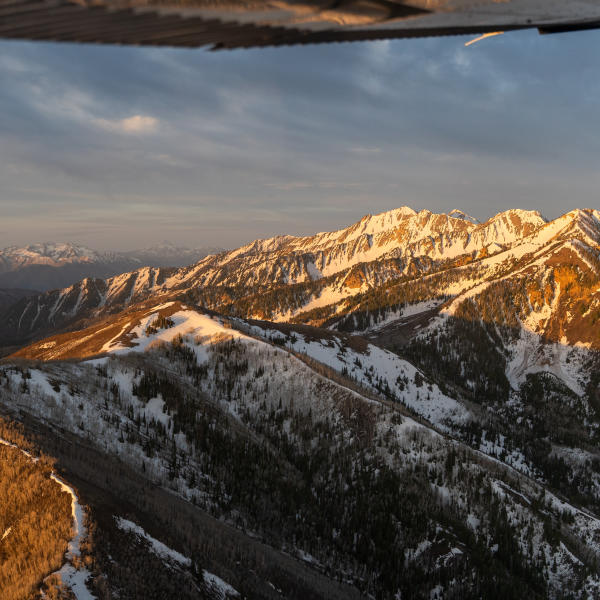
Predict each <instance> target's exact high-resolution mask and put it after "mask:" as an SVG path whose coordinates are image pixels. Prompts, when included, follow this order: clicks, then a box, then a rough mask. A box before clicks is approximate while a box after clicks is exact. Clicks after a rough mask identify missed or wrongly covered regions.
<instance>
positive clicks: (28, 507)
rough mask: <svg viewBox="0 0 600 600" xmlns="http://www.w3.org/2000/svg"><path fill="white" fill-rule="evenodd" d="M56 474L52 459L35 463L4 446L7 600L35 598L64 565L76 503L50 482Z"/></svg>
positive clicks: (1, 585)
mask: <svg viewBox="0 0 600 600" xmlns="http://www.w3.org/2000/svg"><path fill="white" fill-rule="evenodd" d="M5 426H6V425H5V423H2V427H1V428H0V429H4V428H5ZM0 433H1V432H0ZM51 472H52V461H51V460H50V459H48V458H47V457H41V458H40V460H38V461H37V462H34V461H33V460H32V459H31V458H29V457H27V456H26V455H24V454H23V453H22V452H21V451H20V450H19V449H16V448H12V447H10V446H5V445H0V538H2V537H3V536H4V539H2V540H1V541H0V590H1V597H2V600H24V599H26V598H33V597H35V596H36V594H37V590H39V588H40V585H41V583H42V580H43V579H44V577H46V576H47V575H48V574H49V573H51V572H53V571H56V570H57V569H59V568H60V567H61V565H62V563H63V562H64V554H65V552H66V550H67V544H68V541H69V539H70V538H71V536H72V515H71V497H70V495H69V494H67V493H65V492H63V491H62V490H61V488H60V486H59V485H58V484H57V483H56V482H55V481H53V480H51V479H50V474H51Z"/></svg>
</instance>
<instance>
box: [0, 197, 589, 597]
mask: <svg viewBox="0 0 600 600" xmlns="http://www.w3.org/2000/svg"><path fill="white" fill-rule="evenodd" d="M138 254H140V255H141V254H142V253H138ZM155 254H160V255H161V256H166V255H170V256H174V255H181V254H185V253H184V252H183V251H182V249H180V248H173V247H171V246H163V247H161V248H159V249H158V250H156V251H155V250H148V251H146V254H145V256H147V257H148V256H151V255H152V256H154V255H155ZM9 255H10V256H11V257H13V258H11V259H10V260H12V261H13V263H11V264H13V265H15V264H16V262H15V261H25V260H30V259H31V258H30V257H31V256H32V255H35V256H36V257H37V256H43V257H44V259H43V260H48V261H54V263H56V264H58V263H59V262H60V261H65V262H69V263H74V262H76V263H77V264H78V265H79V267H81V268H82V269H84V268H91V267H92V266H93V265H94V264H96V262H97V256H96V254H95V253H94V252H93V251H87V250H84V249H81V248H80V247H74V246H62V245H54V246H52V247H44V248H38V247H37V246H35V247H34V246H31V247H28V248H27V249H25V250H23V249H21V250H17V249H12V250H11V251H10V252H9V251H7V250H5V251H4V254H3V256H9ZM188 256H189V255H188ZM35 260H38V259H37V258H36V259H35ZM39 260H41V259H39ZM102 260H104V259H102ZM140 260H143V259H140ZM7 261H8V259H7V258H5V262H7ZM56 264H53V265H51V266H49V267H48V268H61V267H60V266H56ZM22 268H25V267H23V264H22V263H19V264H18V265H17V266H13V267H11V269H12V271H14V272H17V271H18V270H19V269H22ZM12 271H10V270H7V272H12ZM15 287H17V286H15ZM0 340H1V341H2V353H3V355H4V356H5V358H4V359H3V360H2V362H1V363H0V400H1V407H2V412H3V414H4V415H6V421H5V422H3V424H2V427H3V429H2V431H3V433H2V436H0V437H2V439H3V440H4V441H5V442H6V444H12V446H6V444H4V446H6V449H7V450H6V451H7V452H9V450H10V452H12V453H13V454H14V456H17V455H18V456H19V457H20V458H19V461H20V464H21V463H22V464H21V466H20V467H19V468H21V469H22V470H23V473H25V472H29V471H31V473H32V474H31V476H30V479H28V481H30V482H31V485H30V488H31V497H32V498H41V497H42V495H43V494H45V493H46V492H47V493H48V494H54V495H55V496H56V497H57V498H60V502H62V503H63V504H64V506H62V504H59V502H58V500H56V502H53V503H51V504H52V505H51V506H49V507H48V510H49V511H50V512H48V514H54V513H56V516H55V517H53V520H52V519H51V518H50V517H48V519H47V522H46V521H44V522H43V523H42V524H41V526H40V527H41V528H42V530H43V531H45V532H48V533H47V535H48V536H50V535H53V536H54V537H53V539H56V540H59V541H58V542H57V543H56V548H55V550H53V552H54V554H53V555H52V557H50V558H49V559H48V561H46V562H43V563H42V562H40V561H37V562H35V567H34V561H33V559H32V561H31V563H30V566H29V567H28V568H30V569H34V568H35V569H37V571H35V572H36V574H37V575H36V576H35V577H33V578H32V581H34V582H38V581H41V582H42V588H43V589H44V590H46V593H48V594H50V593H53V594H58V597H61V596H60V594H68V593H73V594H74V595H75V597H76V598H78V599H80V598H86V600H87V598H90V597H91V598H97V599H104V598H113V597H114V598H117V597H118V598H141V597H144V598H150V597H173V595H174V594H176V595H177V596H180V597H183V598H298V599H300V598H328V599H329V598H363V597H364V598H403V599H404V598H434V599H435V598H437V599H442V598H444V599H445V598H486V599H487V598H498V599H500V598H502V599H505V598H509V599H510V598H515V599H517V598H523V597H526V596H530V597H532V598H551V599H555V598H556V599H559V598H577V599H584V598H595V597H600V573H599V572H598V564H600V563H599V562H598V561H599V559H600V542H599V538H598V535H599V532H600V518H599V517H598V515H599V514H600V453H599V451H598V442H599V441H600V440H599V438H598V436H599V426H600V375H599V374H600V211H598V210H594V209H577V210H573V211H570V212H568V213H566V214H564V215H562V216H561V217H559V218H557V219H554V220H547V219H546V218H544V217H543V216H542V215H541V214H540V213H538V212H535V211H528V210H521V209H514V210H509V211H505V212H501V213H499V214H497V215H495V216H493V217H491V218H490V219H488V220H487V221H485V222H480V221H478V220H477V219H474V218H472V217H470V216H469V215H468V214H466V213H464V212H462V211H460V210H458V209H456V210H453V211H451V212H450V213H448V214H436V213H432V212H430V211H428V210H421V211H415V210H413V209H411V208H409V207H401V208H398V209H395V210H391V211H388V212H384V213H381V214H377V215H367V216H365V217H363V218H362V219H361V220H359V221H358V222H356V223H354V224H352V225H350V226H348V227H343V228H341V229H338V230H336V231H331V232H321V233H316V234H314V235H311V236H304V237H295V236H290V235H278V236H276V237H271V238H267V239H259V240H256V241H254V242H252V243H249V244H246V245H244V246H242V247H240V248H236V249H234V250H230V251H215V252H212V253H210V254H209V255H208V256H204V257H201V258H198V259H197V260H195V261H190V263H189V264H187V265H185V266H178V265H176V264H173V265H169V266H168V267H164V266H162V265H158V264H157V265H155V266H152V265H150V266H146V265H144V266H139V267H138V266H137V265H136V266H135V268H133V269H129V268H128V269H123V270H122V272H119V273H118V274H115V275H112V276H109V277H105V278H102V277H96V276H94V272H93V271H89V272H88V274H86V275H85V276H84V277H82V278H81V279H80V280H78V281H76V282H74V283H72V284H71V285H69V286H67V287H62V288H60V289H55V290H51V291H45V292H30V291H29V292H26V293H25V291H23V290H21V291H20V292H19V290H13V291H12V292H11V294H10V295H9V294H8V292H7V293H6V295H5V300H4V301H3V302H0ZM9 421H10V422H15V421H18V422H21V423H22V424H23V427H24V428H23V429H20V430H19V429H16V428H15V426H14V425H11V424H10V423H9ZM0 433H1V432H0ZM0 449H1V448H0ZM23 451H26V452H27V453H28V454H23ZM40 451H42V452H44V453H45V454H46V455H49V456H52V457H54V458H55V459H56V461H57V463H56V465H55V466H52V465H51V464H50V463H48V466H47V467H44V468H41V467H40V465H41V464H42V463H40V461H37V462H36V461H35V457H37V455H38V453H39V452H40ZM6 458H7V460H8V456H7V457H6ZM44 460H46V459H44ZM43 464H46V463H43ZM52 473H54V477H55V478H54V479H52ZM11 477H13V479H14V476H13V475H12V474H11ZM57 477H58V480H57V479H56V478H57ZM2 481H4V479H3V480H2ZM6 481H7V482H9V481H12V479H10V478H9V477H8V476H7V478H6ZM61 482H62V483H61ZM3 485H4V484H3ZM61 485H63V486H66V488H61V487H60V486H61ZM67 488H68V489H67ZM9 489H10V484H9V483H7V484H6V492H5V493H6V494H8V493H9ZM44 489H45V490H46V492H44V491H43V490H44ZM61 489H62V492H61ZM0 492H2V490H0ZM2 493H4V492H2ZM61 493H62V494H63V496H61V495H60V494H61ZM36 494H37V495H36ZM44 497H46V496H44ZM47 497H49V498H50V497H54V496H47ZM36 502H41V501H40V500H35V501H32V504H31V506H32V507H33V506H35V503H36ZM27 506H29V505H27ZM26 508H27V507H26ZM71 508H72V510H73V511H74V512H73V515H74V516H73V518H72V525H73V527H75V529H74V530H73V531H72V532H71V533H69V531H68V527H66V526H65V527H63V525H61V523H62V522H63V521H64V518H66V522H67V524H68V522H69V519H70V518H71V517H70V516H69V515H70V513H69V511H70V510H71ZM51 509H52V510H54V513H53V512H52V510H51ZM24 510H25V509H24ZM27 510H29V509H27ZM27 510H25V513H27ZM31 510H33V508H31ZM9 512H10V511H9ZM13 512H14V511H13ZM22 512H23V511H22ZM27 514H28V513H27ZM65 514H66V515H67V516H66V517H65ZM59 515H62V517H63V521H61V520H60V518H59ZM51 521H52V522H53V523H54V525H52V527H54V528H60V527H62V529H60V531H59V532H58V533H57V534H54V533H52V532H53V531H54V530H53V529H52V528H51V526H50V522H51ZM21 522H23V523H26V522H28V521H27V519H24V518H21V521H19V517H18V515H17V513H16V512H14V515H13V513H10V514H9V513H7V514H6V515H4V514H3V513H0V534H2V532H4V533H5V537H4V538H2V541H1V542H0V553H1V552H4V553H5V554H0V556H5V555H8V556H14V553H18V552H24V550H23V548H24V547H25V546H24V545H23V544H24V541H23V540H25V539H28V538H27V535H28V534H27V531H28V530H27V529H25V525H21V524H20V523H21ZM21 527H23V529H20V528H21ZM6 532H8V533H6ZM15 534H18V535H15ZM19 535H20V536H21V537H19ZM45 535H46V534H45ZM73 536H75V537H73ZM3 544H4V545H3ZM11 544H12V545H11ZM33 546H35V544H33ZM67 546H68V547H67ZM61 548H63V549H64V550H65V551H66V550H67V549H68V550H69V552H68V553H67V554H66V555H64V556H62V555H61V552H60V550H61ZM32 552H33V551H32ZM11 553H12V554H11ZM33 555H34V553H32V556H33ZM2 564H4V563H0V565H2ZM7 564H8V563H7ZM10 564H11V565H12V564H13V563H10ZM12 568H13V567H11V569H12ZM11 572H12V571H11ZM2 576H3V575H2V573H1V572H0V577H2ZM11 581H12V583H11V585H13V587H14V589H15V590H17V591H15V592H14V594H15V595H14V596H13V597H15V598H19V597H23V598H25V597H27V596H26V595H22V596H19V595H18V594H19V593H22V594H25V593H33V592H31V591H28V592H19V591H18V589H17V588H18V586H17V585H16V584H15V583H14V581H13V580H11ZM32 585H33V584H32ZM11 589H12V588H11ZM32 589H34V588H33V587H30V588H28V590H32ZM36 589H38V588H36ZM69 590H70V591H69ZM11 593H12V592H11ZM55 597H56V596H55ZM64 597H68V596H64Z"/></svg>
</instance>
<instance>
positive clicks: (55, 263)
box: [0, 242, 221, 291]
mask: <svg viewBox="0 0 600 600" xmlns="http://www.w3.org/2000/svg"><path fill="white" fill-rule="evenodd" d="M220 251H221V249H219V248H193V249H192V248H186V247H181V246H175V245H173V244H170V243H168V242H163V243H162V244H159V245H157V246H152V247H148V248H143V249H140V250H132V251H129V252H99V251H97V250H92V249H91V248H87V247H86V246H81V245H77V244H72V243H56V242H46V243H42V244H30V245H28V246H23V247H19V246H8V247H6V248H3V249H1V250H0V288H3V289H32V290H38V291H46V290H49V289H55V288H62V287H65V286H68V285H71V284H72V283H75V282H76V281H78V280H80V279H83V278H84V277H102V278H105V277H111V276H113V275H116V274H118V273H122V272H124V271H128V270H132V269H135V268H139V267H140V266H146V265H147V266H156V267H159V266H160V267H167V266H168V267H178V266H183V265H187V264H192V263H194V262H196V261H197V260H199V259H201V258H204V257H205V256H207V255H209V254H212V253H215V252H220Z"/></svg>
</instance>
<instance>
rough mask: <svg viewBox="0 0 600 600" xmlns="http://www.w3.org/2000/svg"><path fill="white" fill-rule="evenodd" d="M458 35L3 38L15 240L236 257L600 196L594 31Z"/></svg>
mask: <svg viewBox="0 0 600 600" xmlns="http://www.w3.org/2000/svg"><path fill="white" fill-rule="evenodd" d="M463 42H464V39H461V38H448V39H435V40H412V41H397V42H380V43H358V44H342V45H331V46H319V47H307V48H284V49H277V50H252V51H239V52H227V53H209V52H206V51H204V50H193V51H189V50H171V49H148V48H116V47H115V48H111V47H95V46H69V45H58V44H36V43H21V42H2V43H0V111H2V114H3V119H2V120H0V178H1V180H2V182H3V185H2V190H1V191H0V208H1V209H2V222H3V229H4V230H6V231H7V232H8V233H7V234H5V236H4V240H5V242H6V243H5V244H4V243H3V244H2V245H7V244H9V243H25V242H33V241H38V240H45V239H69V240H79V241H82V242H85V243H88V244H90V245H93V246H97V247H101V248H110V247H114V248H127V247H135V246H139V245H141V244H147V243H148V242H151V241H152V240H153V239H160V240H162V239H165V238H169V239H173V240H175V241H179V242H181V243H186V244H198V245H200V244H208V245H222V246H234V245H237V244H240V243H243V242H245V241H248V240H250V239H253V238H255V237H261V236H268V235H273V234H277V233H310V232H314V231H322V230H324V229H329V228H332V229H335V228H338V227H341V226H343V225H345V224H348V223H350V222H352V221H353V220H355V219H358V218H360V217H361V216H362V215H364V214H366V213H374V212H380V211H383V210H387V209H389V208H393V207H396V206H399V205H402V204H409V205H412V206H414V207H415V208H425V207H426V208H430V209H431V210H440V211H441V210H444V211H447V210H450V209H452V208H454V207H459V208H462V209H463V210H465V211H467V212H470V213H473V214H474V215H475V216H476V217H478V218H485V217H487V216H489V215H491V214H494V213H495V212H497V211H499V210H503V209H506V208H508V207H513V206H522V207H527V208H533V209H538V210H541V211H542V212H544V213H546V214H548V216H556V215H557V214H558V213H560V212H561V211H566V210H568V209H569V208H571V207H573V206H589V205H597V200H596V195H595V194H596V189H597V187H598V183H600V182H599V179H600V175H599V174H598V169H597V163H598V155H599V151H600V147H599V146H600V138H598V136H597V135H595V131H596V130H597V125H598V119H599V117H598V112H597V98H598V91H599V90H598V87H599V86H600V77H599V75H600V73H599V71H600V67H599V66H598V63H597V60H596V59H595V57H596V56H597V53H598V49H599V48H598V45H599V42H598V41H597V36H596V35H595V34H593V33H589V34H586V33H583V34H575V35H565V36H556V37H554V36H545V37H541V36H538V35H537V34H536V33H535V32H527V33H518V34H510V35H504V36H500V37H499V38H493V39H490V40H485V41H483V42H480V43H478V44H476V45H474V46H472V47H469V48H465V47H464V46H463Z"/></svg>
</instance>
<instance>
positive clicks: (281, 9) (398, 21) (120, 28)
mask: <svg viewBox="0 0 600 600" xmlns="http://www.w3.org/2000/svg"><path fill="white" fill-rule="evenodd" d="M598 27H600V0H574V1H569V0H411V1H408V2H404V1H396V0H0V37H4V38H16V39H29V40H54V41H66V42H89V43H102V44H128V45H149V46H182V47H198V46H209V47H211V48H212V49H224V48H250V47H260V46H281V45H292V44H315V43H325V42H348V41H358V40H381V39H395V38H416V37H427V36H440V35H463V34H484V33H492V32H506V31H514V30H519V29H530V28H537V29H538V30H539V31H540V33H559V32H563V31H579V30H584V29H594V28H598Z"/></svg>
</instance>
